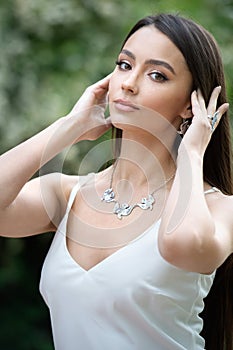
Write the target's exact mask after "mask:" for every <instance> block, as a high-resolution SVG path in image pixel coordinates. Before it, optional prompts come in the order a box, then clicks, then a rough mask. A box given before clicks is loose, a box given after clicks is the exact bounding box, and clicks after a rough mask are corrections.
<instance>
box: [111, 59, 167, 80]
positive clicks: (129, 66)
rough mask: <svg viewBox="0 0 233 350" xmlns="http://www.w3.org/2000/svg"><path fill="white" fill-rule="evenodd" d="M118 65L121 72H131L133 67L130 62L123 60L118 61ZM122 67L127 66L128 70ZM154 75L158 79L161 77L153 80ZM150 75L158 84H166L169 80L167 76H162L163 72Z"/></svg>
mask: <svg viewBox="0 0 233 350" xmlns="http://www.w3.org/2000/svg"><path fill="white" fill-rule="evenodd" d="M116 65H117V66H118V67H119V69H120V70H123V71H125V70H130V69H131V65H130V64H129V63H128V62H126V61H123V60H118V61H116ZM122 65H126V66H127V68H126V67H125V68H123V67H122ZM153 74H156V75H157V77H159V79H153V78H152V77H151V76H152V75H153ZM148 75H149V76H150V77H151V79H152V80H153V81H157V82H160V83H164V82H165V81H167V80H168V78H167V77H166V75H165V74H162V73H161V72H158V71H155V72H152V73H149V74H148Z"/></svg>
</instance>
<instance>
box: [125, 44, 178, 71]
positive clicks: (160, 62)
mask: <svg viewBox="0 0 233 350" xmlns="http://www.w3.org/2000/svg"><path fill="white" fill-rule="evenodd" d="M121 53H123V54H125V55H127V56H129V57H130V58H132V59H133V60H134V61H135V60H136V56H135V55H134V54H133V53H132V52H131V51H129V50H126V49H123V50H122V51H121ZM145 63H146V64H152V65H155V66H163V67H165V68H167V69H168V70H170V72H171V73H173V74H174V75H176V72H175V70H174V69H173V67H172V66H171V65H170V64H169V63H167V62H165V61H161V60H155V59H149V60H147V61H146V62H145Z"/></svg>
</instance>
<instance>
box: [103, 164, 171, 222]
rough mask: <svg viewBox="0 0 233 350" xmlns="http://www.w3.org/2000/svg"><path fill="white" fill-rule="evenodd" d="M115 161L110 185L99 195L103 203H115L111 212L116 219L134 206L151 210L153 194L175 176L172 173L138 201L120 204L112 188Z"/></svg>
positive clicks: (130, 210) (130, 211)
mask: <svg viewBox="0 0 233 350" xmlns="http://www.w3.org/2000/svg"><path fill="white" fill-rule="evenodd" d="M116 164H117V161H116V162H115V166H114V168H113V171H112V175H111V180H110V186H109V188H108V189H106V190H105V191H104V193H103V196H102V197H101V201H103V202H105V203H115V205H114V208H113V214H116V215H117V217H118V219H120V220H121V219H122V217H123V216H128V215H130V214H131V213H132V211H133V210H134V209H135V208H137V207H138V208H141V209H142V210H148V209H150V210H152V209H153V205H154V203H155V199H154V194H155V193H156V192H157V191H158V190H160V189H161V188H162V187H164V186H165V185H166V184H167V183H168V182H169V181H171V179H172V178H173V177H174V176H175V174H172V176H170V177H169V178H168V179H166V180H165V181H164V182H163V183H162V184H161V185H160V186H159V187H157V188H156V189H155V190H154V191H153V192H152V193H151V194H149V195H148V196H147V197H143V198H142V199H141V202H140V203H135V204H132V205H130V204H128V203H123V204H120V203H119V202H118V201H117V200H116V199H115V193H114V191H113V188H112V182H113V175H114V172H115V168H116Z"/></svg>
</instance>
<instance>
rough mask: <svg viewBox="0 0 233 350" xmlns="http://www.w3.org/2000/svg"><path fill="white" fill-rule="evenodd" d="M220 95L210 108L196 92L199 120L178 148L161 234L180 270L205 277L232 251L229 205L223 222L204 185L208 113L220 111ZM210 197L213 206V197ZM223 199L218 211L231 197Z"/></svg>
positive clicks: (169, 256)
mask: <svg viewBox="0 0 233 350" xmlns="http://www.w3.org/2000/svg"><path fill="white" fill-rule="evenodd" d="M219 92H220V90H219V89H218V88H216V89H214V91H213V93H212V96H211V98H210V102H209V105H208V107H207V108H206V106H205V103H204V100H203V97H202V95H201V93H200V92H197V93H196V92H194V93H193V94H192V111H193V115H194V116H193V121H192V125H191V126H190V128H189V129H188V131H187V132H186V134H185V136H184V137H183V140H182V142H181V144H180V147H179V150H178V157H177V173H176V176H175V179H174V183H173V186H172V188H171V191H170V194H169V197H168V200H167V203H166V206H165V210H164V213H163V216H162V222H161V227H160V231H159V249H160V252H161V255H162V256H163V257H164V258H165V259H166V260H167V261H168V262H170V263H172V264H174V265H176V266H178V267H180V268H183V269H186V270H190V271H196V272H200V273H210V272H212V271H213V270H215V269H216V268H217V267H218V266H219V265H221V263H222V262H223V261H224V260H225V259H226V258H227V256H228V255H229V254H230V253H231V252H232V234H231V232H232V223H231V222H230V221H231V219H230V214H229V213H230V212H229V206H228V210H227V212H224V215H225V218H226V220H222V219H221V220H220V221H219V218H217V217H216V212H213V210H212V206H209V205H208V204H209V203H208V204H207V198H206V197H205V195H204V184H203V157H204V153H205V150H206V147H207V145H208V143H209V141H210V138H211V127H210V123H209V120H208V118H207V115H208V114H213V111H215V109H216V104H217V98H218V95H219ZM227 108H228V104H224V105H222V106H221V107H220V108H219V112H220V113H219V118H220V116H221V115H223V114H224V113H225V112H226V110H227ZM197 140H198V142H197ZM208 196H209V199H208V202H209V200H210V197H211V196H212V195H208ZM220 197H221V199H220V200H218V210H220V211H221V212H223V211H224V208H226V204H225V203H226V200H227V199H226V198H224V196H223V195H222V194H220V193H219V194H218V198H220ZM229 198H230V197H229ZM229 198H228V203H229V201H230V199H229ZM231 203H232V199H231ZM231 208H232V204H231Z"/></svg>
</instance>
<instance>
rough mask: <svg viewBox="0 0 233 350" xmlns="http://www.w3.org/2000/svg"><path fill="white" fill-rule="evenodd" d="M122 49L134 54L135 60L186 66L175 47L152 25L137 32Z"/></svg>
mask: <svg viewBox="0 0 233 350" xmlns="http://www.w3.org/2000/svg"><path fill="white" fill-rule="evenodd" d="M123 48H124V49H127V50H129V51H131V52H132V53H134V54H135V56H136V59H139V60H140V59H144V60H148V59H160V60H166V61H169V62H170V63H173V64H175V65H178V66H181V67H182V68H184V66H185V67H186V68H187V64H186V61H185V58H184V56H183V55H182V53H181V51H180V50H179V49H178V48H177V46H176V45H175V44H174V43H173V42H172V41H171V40H170V39H169V38H168V37H167V36H166V35H165V34H163V33H162V32H160V31H159V30H158V29H157V28H155V27H154V26H153V25H149V26H146V27H142V28H140V29H139V30H137V31H136V32H135V33H134V34H133V35H132V36H131V37H130V38H129V39H128V40H127V41H126V43H125V45H124V47H123Z"/></svg>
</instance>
